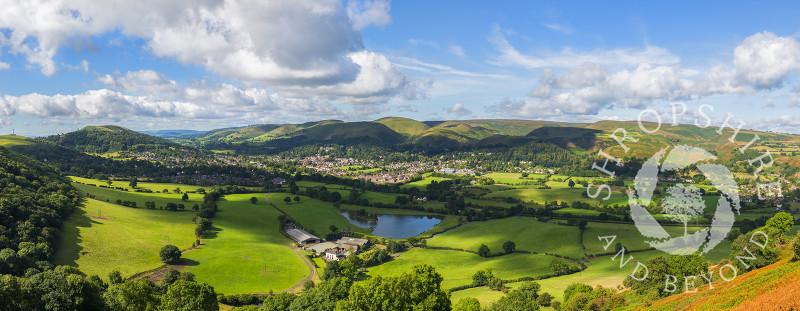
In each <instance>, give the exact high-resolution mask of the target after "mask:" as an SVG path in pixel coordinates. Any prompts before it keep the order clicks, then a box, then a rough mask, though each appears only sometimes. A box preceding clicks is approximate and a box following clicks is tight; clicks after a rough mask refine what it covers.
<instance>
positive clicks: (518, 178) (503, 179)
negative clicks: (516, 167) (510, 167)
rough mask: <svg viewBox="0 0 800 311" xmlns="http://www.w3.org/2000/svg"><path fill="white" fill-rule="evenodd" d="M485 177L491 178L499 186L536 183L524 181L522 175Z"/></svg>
mask: <svg viewBox="0 0 800 311" xmlns="http://www.w3.org/2000/svg"><path fill="white" fill-rule="evenodd" d="M483 177H486V178H491V179H493V180H494V182H495V183H498V184H518V183H523V182H526V181H527V182H535V180H534V179H523V178H522V174H520V173H499V172H495V173H489V174H486V175H483Z"/></svg>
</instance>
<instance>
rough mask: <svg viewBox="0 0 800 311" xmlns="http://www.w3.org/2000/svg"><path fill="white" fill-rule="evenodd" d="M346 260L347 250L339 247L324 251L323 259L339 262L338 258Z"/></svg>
mask: <svg viewBox="0 0 800 311" xmlns="http://www.w3.org/2000/svg"><path fill="white" fill-rule="evenodd" d="M343 257H344V258H347V250H345V249H344V248H341V247H334V248H329V249H326V250H325V259H327V260H339V259H340V258H343Z"/></svg>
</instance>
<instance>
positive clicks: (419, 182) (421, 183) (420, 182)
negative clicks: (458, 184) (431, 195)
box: [400, 177, 448, 190]
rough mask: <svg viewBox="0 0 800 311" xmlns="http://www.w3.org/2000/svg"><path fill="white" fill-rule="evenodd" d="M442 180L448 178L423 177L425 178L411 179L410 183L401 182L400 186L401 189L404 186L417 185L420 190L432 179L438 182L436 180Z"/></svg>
mask: <svg viewBox="0 0 800 311" xmlns="http://www.w3.org/2000/svg"><path fill="white" fill-rule="evenodd" d="M443 180H448V178H442V177H425V178H423V179H420V180H417V181H412V182H410V183H405V184H402V185H400V188H401V189H405V188H411V187H417V188H420V190H424V189H425V187H426V186H427V185H430V184H431V182H432V181H437V182H438V181H443Z"/></svg>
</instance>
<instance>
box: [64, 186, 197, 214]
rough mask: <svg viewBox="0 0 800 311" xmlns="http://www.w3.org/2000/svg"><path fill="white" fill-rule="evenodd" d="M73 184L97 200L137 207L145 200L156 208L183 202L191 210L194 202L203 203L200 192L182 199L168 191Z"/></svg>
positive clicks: (142, 206)
mask: <svg viewBox="0 0 800 311" xmlns="http://www.w3.org/2000/svg"><path fill="white" fill-rule="evenodd" d="M72 185H73V186H75V188H77V189H78V190H80V191H81V192H83V193H88V194H91V195H92V196H94V199H96V200H98V201H104V202H110V203H114V202H116V201H117V200H122V201H132V202H136V207H137V208H145V202H155V203H156V208H157V209H162V208H164V207H165V206H166V205H167V203H175V204H183V205H184V206H185V207H186V209H185V211H191V209H192V206H194V205H195V204H202V203H203V196H204V195H202V194H198V193H189V194H187V195H188V196H189V200H187V201H183V200H181V197H182V196H183V194H170V193H142V192H131V191H121V190H115V189H109V188H100V187H95V186H91V185H86V184H77V183H73V184H72Z"/></svg>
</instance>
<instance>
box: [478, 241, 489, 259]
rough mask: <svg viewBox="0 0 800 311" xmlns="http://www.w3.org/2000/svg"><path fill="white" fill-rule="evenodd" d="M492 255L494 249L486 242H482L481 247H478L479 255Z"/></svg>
mask: <svg viewBox="0 0 800 311" xmlns="http://www.w3.org/2000/svg"><path fill="white" fill-rule="evenodd" d="M491 255H492V251H491V250H489V247H488V246H486V244H481V247H479V248H478V256H481V257H489V256H491Z"/></svg>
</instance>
